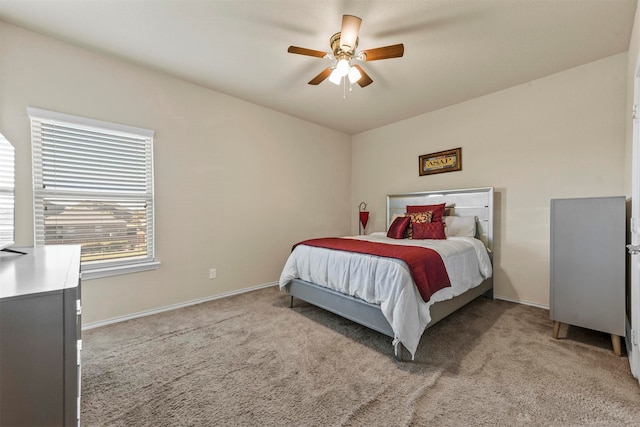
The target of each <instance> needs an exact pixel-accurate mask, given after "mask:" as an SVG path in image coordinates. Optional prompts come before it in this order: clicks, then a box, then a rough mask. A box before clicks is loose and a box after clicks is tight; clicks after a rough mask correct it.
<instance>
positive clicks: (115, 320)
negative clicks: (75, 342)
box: [82, 282, 278, 331]
mask: <svg viewBox="0 0 640 427" xmlns="http://www.w3.org/2000/svg"><path fill="white" fill-rule="evenodd" d="M277 285H278V282H271V283H265V284H263V285H257V286H252V287H250V288H244V289H239V290H237V291H231V292H225V293H223V294H217V295H213V296H210V297H205V298H200V299H196V300H191V301H186V302H181V303H178V304H172V305H167V306H164V307H159V308H154V309H152V310H145V311H140V312H138V313H133V314H127V315H126V316H119V317H113V318H111V319H107V320H100V321H98V322H91V323H87V324H84V325H82V330H83V331H86V330H89V329H94V328H99V327H100V326H106V325H111V324H113V323H119V322H124V321H125V320H131V319H136V318H138V317H144V316H151V315H153V314H158V313H162V312H163V311H169V310H175V309H177V308H182V307H188V306H190V305H196V304H201V303H203V302H207V301H213V300H216V299H220V298H226V297H230V296H233V295H239V294H244V293H246V292H251V291H255V290H258V289H263V288H268V287H270V286H277Z"/></svg>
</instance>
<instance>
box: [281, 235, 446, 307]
mask: <svg viewBox="0 0 640 427" xmlns="http://www.w3.org/2000/svg"><path fill="white" fill-rule="evenodd" d="M298 245H306V246H315V247H319V248H326V249H335V250H339V251H347V252H357V253H361V254H368V255H375V256H381V257H386V258H395V259H399V260H402V261H404V262H405V263H407V265H408V266H409V271H410V272H411V277H412V278H413V281H414V282H415V284H416V286H417V287H418V290H419V291H420V295H421V296H422V299H423V300H424V301H425V302H427V301H429V299H431V295H433V294H434V293H436V292H437V291H439V290H440V289H443V288H446V287H448V286H451V281H450V280H449V275H448V274H447V270H446V268H445V267H444V262H443V261H442V257H441V256H440V254H439V253H437V252H436V251H434V250H433V249H429V248H421V247H416V246H404V245H390V244H385V243H377V242H367V241H364V240H356V239H344V238H338V237H327V238H324V239H311V240H305V241H303V242H300V243H298V244H296V245H294V246H293V248H292V250H293V249H295V247H296V246H298Z"/></svg>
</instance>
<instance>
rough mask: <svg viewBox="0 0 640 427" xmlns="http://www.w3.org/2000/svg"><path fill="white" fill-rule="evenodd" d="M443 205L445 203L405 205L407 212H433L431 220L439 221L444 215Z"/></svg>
mask: <svg viewBox="0 0 640 427" xmlns="http://www.w3.org/2000/svg"><path fill="white" fill-rule="evenodd" d="M444 206H445V203H440V204H438V205H422V206H407V213H414V212H424V211H431V212H433V215H432V217H431V222H440V221H442V216H443V215H444Z"/></svg>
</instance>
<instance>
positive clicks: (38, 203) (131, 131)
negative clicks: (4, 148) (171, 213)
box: [27, 107, 160, 280]
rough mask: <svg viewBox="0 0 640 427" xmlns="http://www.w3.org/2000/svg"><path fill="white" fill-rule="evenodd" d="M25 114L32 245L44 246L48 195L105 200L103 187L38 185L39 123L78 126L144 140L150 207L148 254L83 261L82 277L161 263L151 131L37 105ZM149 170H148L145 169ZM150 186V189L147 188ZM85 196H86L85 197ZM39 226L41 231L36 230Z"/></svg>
mask: <svg viewBox="0 0 640 427" xmlns="http://www.w3.org/2000/svg"><path fill="white" fill-rule="evenodd" d="M27 114H28V116H29V119H30V122H31V144H32V156H31V157H32V166H33V171H32V172H33V174H32V175H33V186H32V187H33V212H34V217H33V225H34V245H35V246H40V245H45V243H44V239H45V236H44V233H45V231H44V230H45V228H44V217H45V216H44V200H45V199H46V198H47V197H52V196H61V195H62V196H65V197H71V198H72V197H74V196H80V195H82V196H83V197H85V198H87V199H89V200H91V198H93V199H94V200H96V201H98V200H104V198H103V197H101V196H99V193H100V192H101V191H103V190H100V189H99V188H95V189H93V190H92V191H93V194H91V191H82V192H76V193H74V192H73V191H58V190H52V191H47V190H43V189H42V188H37V187H38V183H40V185H42V179H43V160H42V141H41V134H42V133H41V125H42V124H43V123H47V124H53V125H55V124H58V125H62V126H68V127H72V128H73V127H75V128H81V129H83V130H85V131H86V130H89V131H92V130H95V131H97V132H100V133H103V134H105V135H110V134H111V135H123V134H124V135H128V136H132V137H135V138H140V139H144V140H145V147H146V144H148V153H146V154H145V164H146V167H145V174H146V175H145V177H146V178H148V179H149V180H150V183H149V184H148V185H146V186H145V188H147V190H145V193H144V194H145V196H144V198H145V199H148V203H150V209H148V210H147V211H146V213H145V219H146V221H147V225H146V235H145V238H146V239H147V240H146V241H147V254H146V256H144V258H134V259H128V260H127V259H124V260H123V259H116V260H113V261H104V260H103V261H96V262H88V263H87V262H86V261H85V262H82V278H83V280H87V279H89V280H90V279H98V278H102V277H109V276H114V275H119V274H128V273H135V272H141V271H148V270H154V269H157V268H158V267H159V265H160V262H159V261H158V260H156V258H155V248H156V240H155V206H154V203H155V194H154V165H153V137H154V131H152V130H148V129H143V128H138V127H133V126H127V125H121V124H118V123H112V122H106V121H102V120H96V119H90V118H86V117H80V116H74V115H71V114H65V113H58V112H54V111H48V110H43V109H39V108H33V107H27ZM147 169H150V170H147ZM149 186H150V188H148V187H149ZM87 196H88V197H87ZM109 197H113V195H109V194H107V196H106V198H109ZM39 228H41V229H42V233H40V232H39V231H38V230H39Z"/></svg>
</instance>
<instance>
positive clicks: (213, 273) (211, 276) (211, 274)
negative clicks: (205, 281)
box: [209, 268, 218, 279]
mask: <svg viewBox="0 0 640 427" xmlns="http://www.w3.org/2000/svg"><path fill="white" fill-rule="evenodd" d="M217 275H218V273H217V271H216V269H215V268H211V269H209V279H215V278H216V276H217Z"/></svg>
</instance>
